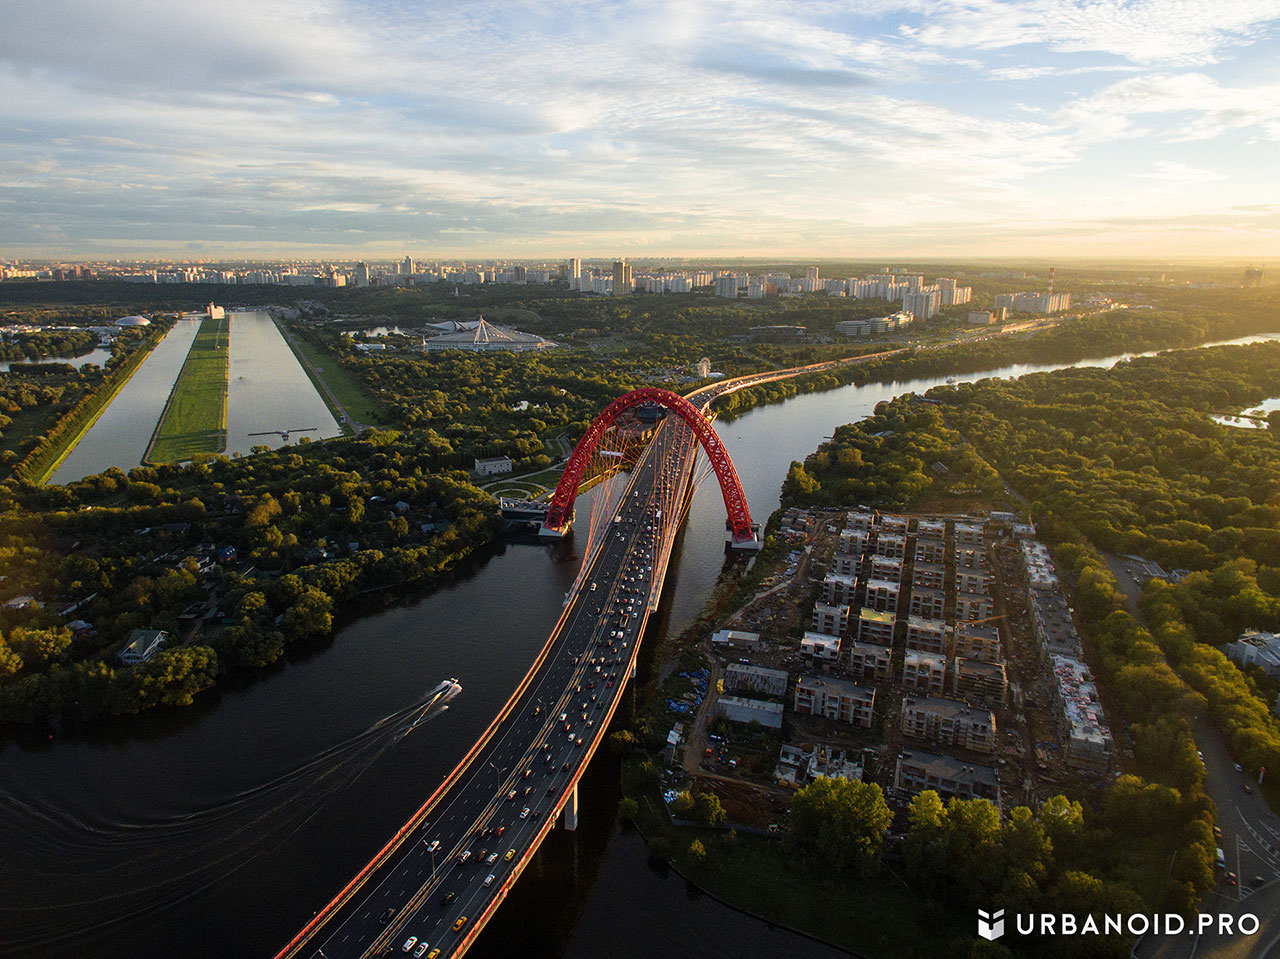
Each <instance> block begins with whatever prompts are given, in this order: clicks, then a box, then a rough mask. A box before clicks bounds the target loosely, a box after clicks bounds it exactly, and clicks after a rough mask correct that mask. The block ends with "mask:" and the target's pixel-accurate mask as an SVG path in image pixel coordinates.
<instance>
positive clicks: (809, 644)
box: [800, 631, 840, 668]
mask: <svg viewBox="0 0 1280 959" xmlns="http://www.w3.org/2000/svg"><path fill="white" fill-rule="evenodd" d="M800 655H801V656H807V657H809V662H810V663H811V664H812V665H813V666H815V667H817V666H822V667H825V668H830V667H831V666H834V665H835V664H836V663H838V662H839V661H840V637H839V636H829V635H827V634H826V633H815V632H811V631H808V632H806V633H805V634H804V638H803V639H801V640H800Z"/></svg>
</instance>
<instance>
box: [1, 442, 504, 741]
mask: <svg viewBox="0 0 1280 959" xmlns="http://www.w3.org/2000/svg"><path fill="white" fill-rule="evenodd" d="M0 509H3V512H2V513H0V564H3V567H4V569H5V571H6V576H7V580H6V584H5V585H6V589H7V591H8V592H10V593H12V594H17V595H26V596H35V597H40V598H41V599H42V600H43V601H42V602H38V603H31V604H28V605H26V606H25V607H22V608H17V609H15V608H5V609H3V610H0V637H2V639H0V720H9V721H20V722H30V721H32V720H35V719H39V718H41V717H44V716H52V715H61V714H66V715H70V716H72V717H74V718H80V719H93V718H98V717H101V716H107V715H117V714H120V713H127V712H134V711H137V710H139V709H143V708H146V707H148V706H151V705H155V704H158V703H165V704H182V703H185V702H189V701H190V696H191V695H192V694H193V693H194V692H195V691H196V690H198V689H200V688H203V687H205V686H208V685H209V684H211V683H212V682H213V681H214V680H215V679H216V678H217V677H218V676H219V675H222V674H225V673H229V672H232V671H235V670H238V669H242V668H247V667H256V666H264V665H267V664H269V663H271V662H274V661H275V660H277V659H278V658H279V657H280V656H281V654H282V653H283V651H284V649H285V647H286V646H287V645H289V644H290V643H293V642H297V641H299V640H302V639H304V638H307V637H316V636H325V635H327V634H328V633H329V632H330V631H331V629H332V627H333V623H334V618H335V617H336V616H342V615H344V614H350V613H352V612H354V611H355V610H356V609H357V608H359V606H360V605H361V604H358V603H357V597H358V596H359V595H360V594H361V593H362V592H365V593H367V592H369V591H376V590H381V589H386V588H391V587H396V586H400V585H403V584H406V583H412V582H417V581H421V580H423V579H425V578H427V577H431V576H436V575H438V574H440V573H443V572H445V571H446V570H448V569H450V568H451V567H452V566H454V565H456V564H457V563H458V562H459V561H460V560H462V559H463V558H465V557H467V556H469V555H471V554H472V553H473V552H475V551H476V550H477V549H479V548H480V547H482V546H484V545H485V544H487V543H489V542H490V541H491V540H492V539H493V538H494V537H495V535H496V534H497V532H498V530H499V529H500V520H499V518H498V516H497V510H496V506H495V504H494V502H493V500H492V499H491V498H490V497H489V496H488V495H487V494H485V493H483V492H481V491H480V490H478V489H476V488H475V487H474V486H472V485H471V484H470V482H468V480H467V477H466V476H465V474H460V473H435V472H432V471H431V468H430V455H429V454H428V453H426V452H424V446H423V443H422V437H421V436H418V435H414V434H400V433H397V432H378V431H369V432H367V433H365V434H364V435H362V436H361V437H360V438H358V439H350V440H346V441H337V442H330V443H314V444H304V445H302V446H299V447H291V448H287V449H285V450H280V451H277V452H265V451H264V452H262V453H260V454H259V455H255V456H251V457H243V458H230V459H229V458H226V457H212V456H210V457H202V458H201V459H200V460H199V461H198V462H196V463H193V464H190V465H188V466H185V467H182V466H176V465H174V466H169V465H166V466H160V467H138V468H136V469H133V470H131V471H129V473H128V474H125V473H124V472H122V471H120V470H109V471H108V472H106V473H104V474H101V475H98V476H91V477H89V478H87V479H85V480H83V481H81V482H78V483H73V484H70V485H68V486H54V487H45V488H39V487H35V486H31V485H29V484H23V483H17V482H14V481H9V482H7V483H5V484H3V485H0ZM227 548H231V549H233V550H234V551H235V552H234V557H233V558H228V557H227V555H226V554H225V553H224V554H222V556H221V557H219V554H218V552H217V551H218V550H226V549H227ZM219 558H220V561H219V562H215V559H219ZM366 602H367V601H366ZM72 604H79V605H78V606H77V607H76V609H75V614H74V618H75V619H77V620H80V621H84V622H86V623H90V624H92V628H91V629H81V630H78V631H73V630H71V629H70V628H69V626H67V625H65V622H66V620H67V619H69V618H71V617H69V616H64V615H60V614H59V610H60V608H62V607H66V606H69V605H72ZM184 611H188V612H194V613H195V614H196V615H195V617H193V618H191V619H184V618H183V615H184ZM206 614H208V616H210V617H212V619H211V620H210V621H209V624H206V626H205V628H204V632H203V634H202V635H201V638H200V640H199V645H189V646H184V645H182V642H183V640H184V639H185V638H186V637H187V636H188V635H189V634H191V633H192V630H193V627H194V626H195V624H196V620H197V619H205V617H206ZM210 624H211V625H210ZM135 628H150V629H163V630H166V631H168V632H169V633H170V635H171V636H172V637H173V643H172V644H171V648H170V649H168V650H166V652H165V653H163V654H162V655H161V656H160V657H158V658H157V659H156V660H154V661H152V662H150V663H147V664H144V665H142V666H138V667H125V666H120V665H119V664H118V661H117V659H116V653H117V652H118V651H119V649H120V648H121V646H122V645H123V644H124V642H125V641H126V639H127V638H128V636H129V633H130V631H131V630H133V629H135Z"/></svg>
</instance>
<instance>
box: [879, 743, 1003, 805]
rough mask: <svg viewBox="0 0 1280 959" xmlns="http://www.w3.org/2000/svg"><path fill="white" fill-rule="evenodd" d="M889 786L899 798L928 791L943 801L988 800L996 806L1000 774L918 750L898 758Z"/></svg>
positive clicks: (991, 769)
mask: <svg viewBox="0 0 1280 959" xmlns="http://www.w3.org/2000/svg"><path fill="white" fill-rule="evenodd" d="M893 786H894V789H895V790H896V791H897V793H898V795H900V796H903V795H907V796H914V795H916V794H917V793H922V792H924V791H925V790H926V789H932V790H933V791H934V792H936V793H937V794H938V795H939V796H941V797H942V798H944V799H951V798H953V797H954V798H957V799H989V800H991V801H992V802H994V803H995V804H996V805H999V804H1000V772H999V770H998V769H996V767H994V766H982V765H978V764H976V763H968V762H965V761H964V760H962V759H956V758H955V757H954V756H942V755H939V754H937V753H927V752H924V751H923V750H919V749H912V750H910V751H908V752H904V753H902V755H901V756H899V757H898V765H897V768H896V769H895V770H894V774H893Z"/></svg>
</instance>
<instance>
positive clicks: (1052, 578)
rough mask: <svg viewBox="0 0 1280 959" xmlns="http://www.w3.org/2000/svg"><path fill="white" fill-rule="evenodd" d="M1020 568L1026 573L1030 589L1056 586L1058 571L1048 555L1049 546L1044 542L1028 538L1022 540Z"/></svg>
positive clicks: (1045, 588) (1050, 588) (1048, 588)
mask: <svg viewBox="0 0 1280 959" xmlns="http://www.w3.org/2000/svg"><path fill="white" fill-rule="evenodd" d="M1022 569H1023V571H1024V572H1025V573H1026V574H1027V585H1028V586H1030V587H1031V588H1032V589H1040V590H1052V589H1057V588H1058V573H1057V570H1056V569H1055V568H1054V565H1053V559H1052V558H1051V557H1050V556H1049V547H1047V546H1045V545H1044V543H1038V542H1036V541H1035V540H1029V539H1027V540H1023V541H1022Z"/></svg>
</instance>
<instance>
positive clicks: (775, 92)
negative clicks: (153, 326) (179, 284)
mask: <svg viewBox="0 0 1280 959" xmlns="http://www.w3.org/2000/svg"><path fill="white" fill-rule="evenodd" d="M1278 28H1280V7H1278V6H1277V4H1276V2H1275V0H1213V2H1208V0H1143V2H1119V0H1094V2H1088V3H1084V2H1080V3H1073V2H1063V0H1030V2H1001V0H927V2H926V0H919V2H908V3H895V2H879V0H869V2H862V3H835V2H830V3H828V2H822V0H804V2H795V3H789V2H751V0H724V2H717V0H699V2H696V3H626V4H616V3H597V2H579V3H536V2H525V3H520V2H507V0H504V2H501V3H492V2H487V0H479V2H477V0H469V2H467V3H449V4H445V3H395V2H392V3H386V2H376V0H368V2H343V0H310V2H308V0H277V2H273V3H249V2H245V0H218V2H216V3H210V4H204V5H188V4H179V3H176V2H165V0H128V2H121V0H60V2H58V3H56V4H49V5H44V6H40V7H38V8H36V7H31V8H30V9H29V10H28V11H27V14H26V15H24V17H22V18H18V17H14V16H11V17H10V18H8V19H7V21H6V22H5V24H4V29H3V30H0V94H3V95H2V96H0V144H2V146H0V257H21V256H61V257H72V256H85V257H89V256H94V257H103V256H120V257H125V258H128V257H133V256H146V255H168V256H174V257H197V256H218V255H227V256H231V255H240V256H267V257H285V256H302V257H322V256H331V257H347V256H367V257H383V256H392V255H403V254H404V253H406V252H409V253H413V254H414V255H418V256H441V257H449V256H465V255H474V256H512V257H537V256H556V257H560V256H567V255H579V256H601V255H614V254H624V255H631V256H656V255H692V256H697V255H708V254H715V255H723V256H735V255H742V256H776V255H797V256H810V257H838V256H849V257H856V256H868V255H888V254H901V255H908V254H909V255H917V256H948V257H963V256H1004V255H1020V256H1026V255H1033V256H1039V255H1055V256H1057V255H1061V256H1120V255H1126V256H1131V255H1136V254H1142V255H1157V256H1170V257H1175V256H1217V255H1223V256H1243V257H1270V256H1280V176H1278V175H1277V171H1280V42H1278V39H1277V33H1278Z"/></svg>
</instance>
